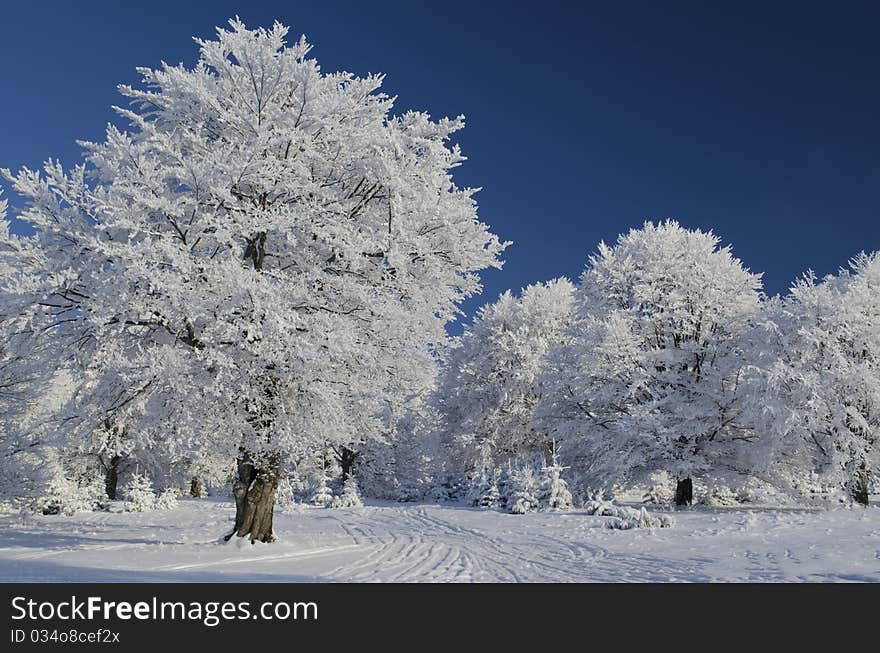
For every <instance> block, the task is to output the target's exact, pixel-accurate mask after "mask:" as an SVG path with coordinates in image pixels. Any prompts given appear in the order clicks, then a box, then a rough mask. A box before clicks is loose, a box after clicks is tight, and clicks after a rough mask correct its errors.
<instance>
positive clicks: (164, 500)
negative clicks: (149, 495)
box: [153, 487, 177, 510]
mask: <svg viewBox="0 0 880 653" xmlns="http://www.w3.org/2000/svg"><path fill="white" fill-rule="evenodd" d="M153 507H154V508H155V509H156V510H171V509H172V508H176V507H177V491H176V490H175V489H174V488H170V487H169V488H166V489H164V490H162V492H160V493H159V495H158V496H157V497H156V500H155V501H154V502H153Z"/></svg>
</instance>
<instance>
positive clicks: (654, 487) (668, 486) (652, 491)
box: [642, 472, 675, 504]
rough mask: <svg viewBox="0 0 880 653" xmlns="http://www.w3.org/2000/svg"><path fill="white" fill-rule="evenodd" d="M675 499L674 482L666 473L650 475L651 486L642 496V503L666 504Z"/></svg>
mask: <svg viewBox="0 0 880 653" xmlns="http://www.w3.org/2000/svg"><path fill="white" fill-rule="evenodd" d="M674 498H675V481H673V480H672V477H671V476H670V475H669V473H668V472H658V473H656V474H652V475H651V486H650V487H649V488H648V490H647V492H645V494H644V495H643V496H642V501H643V502H644V503H653V504H667V503H672V500H673V499H674Z"/></svg>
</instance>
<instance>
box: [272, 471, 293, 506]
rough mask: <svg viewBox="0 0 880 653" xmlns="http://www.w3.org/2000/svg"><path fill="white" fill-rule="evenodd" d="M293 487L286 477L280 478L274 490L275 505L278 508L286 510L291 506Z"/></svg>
mask: <svg viewBox="0 0 880 653" xmlns="http://www.w3.org/2000/svg"><path fill="white" fill-rule="evenodd" d="M293 503H294V498H293V485H292V484H291V482H290V479H289V478H288V477H287V476H282V477H281V478H280V479H279V481H278V487H277V488H276V489H275V505H276V506H278V507H279V508H287V507H288V506H290V505H293Z"/></svg>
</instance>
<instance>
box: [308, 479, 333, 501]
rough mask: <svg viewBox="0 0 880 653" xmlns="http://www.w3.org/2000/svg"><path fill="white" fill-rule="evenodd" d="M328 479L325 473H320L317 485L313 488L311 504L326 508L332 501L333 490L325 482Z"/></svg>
mask: <svg viewBox="0 0 880 653" xmlns="http://www.w3.org/2000/svg"><path fill="white" fill-rule="evenodd" d="M328 480H329V479H328V478H327V474H326V473H324V474H321V476H320V478H319V480H318V487H317V488H315V492H314V493H313V494H312V498H311V503H312V505H313V506H320V507H321V508H328V507H329V506H330V505H331V504H332V503H333V490H331V489H330V486H329V485H328V484H327V481H328Z"/></svg>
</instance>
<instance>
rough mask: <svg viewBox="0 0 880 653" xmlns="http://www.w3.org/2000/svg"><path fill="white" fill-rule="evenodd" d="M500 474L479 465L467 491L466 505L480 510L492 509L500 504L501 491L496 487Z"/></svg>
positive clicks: (486, 466)
mask: <svg viewBox="0 0 880 653" xmlns="http://www.w3.org/2000/svg"><path fill="white" fill-rule="evenodd" d="M499 477H500V472H498V470H491V469H490V468H489V466H488V464H486V465H481V466H480V468H479V470H478V471H477V473H476V474H475V475H474V477H473V478H472V479H471V483H470V489H469V490H468V495H467V497H468V503H469V504H470V505H472V506H480V507H481V508H494V507H496V506H498V505H500V504H501V490H500V488H499V485H498V481H499Z"/></svg>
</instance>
